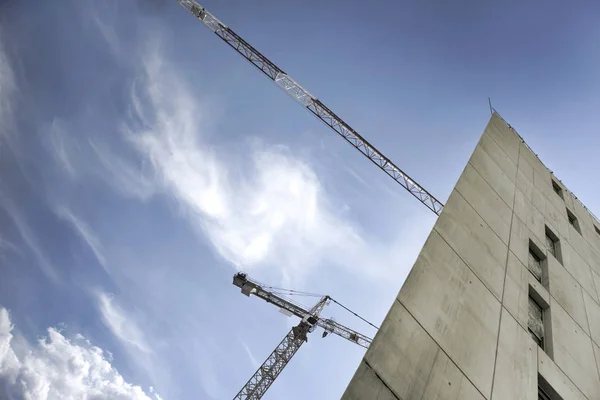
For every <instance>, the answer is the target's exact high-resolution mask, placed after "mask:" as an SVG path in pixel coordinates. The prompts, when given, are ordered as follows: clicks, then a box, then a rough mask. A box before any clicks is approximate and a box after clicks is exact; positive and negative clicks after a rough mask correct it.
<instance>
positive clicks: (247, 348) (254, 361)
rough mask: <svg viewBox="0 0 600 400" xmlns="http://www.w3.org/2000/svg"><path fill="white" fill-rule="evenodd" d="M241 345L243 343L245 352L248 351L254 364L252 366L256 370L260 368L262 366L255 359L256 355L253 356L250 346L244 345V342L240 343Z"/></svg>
mask: <svg viewBox="0 0 600 400" xmlns="http://www.w3.org/2000/svg"><path fill="white" fill-rule="evenodd" d="M240 343H242V346H243V347H244V350H246V354H247V355H248V358H249V359H250V362H251V363H252V366H253V367H254V368H258V366H259V365H260V363H259V362H258V360H257V359H256V357H254V354H252V352H251V351H250V347H248V345H247V344H246V343H244V342H243V341H240Z"/></svg>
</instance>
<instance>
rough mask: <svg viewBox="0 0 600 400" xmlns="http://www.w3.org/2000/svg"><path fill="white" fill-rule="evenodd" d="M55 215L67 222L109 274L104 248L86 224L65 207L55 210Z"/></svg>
mask: <svg viewBox="0 0 600 400" xmlns="http://www.w3.org/2000/svg"><path fill="white" fill-rule="evenodd" d="M56 214H57V215H58V216H59V217H60V218H61V219H62V220H64V221H66V222H68V223H69V224H70V225H71V227H72V228H73V230H74V231H75V232H76V233H77V235H79V237H80V238H81V239H82V240H83V241H84V242H85V244H86V245H87V246H88V247H89V248H90V250H91V251H92V253H94V256H95V257H96V259H97V260H98V262H99V263H100V265H101V266H102V267H103V268H104V270H105V271H106V272H107V273H110V272H109V271H108V269H107V267H106V256H105V255H104V248H103V247H102V243H100V239H98V237H97V236H96V234H95V233H94V231H93V230H92V229H91V228H90V226H89V225H88V224H86V223H85V222H84V221H83V220H81V219H79V218H78V217H77V216H75V214H73V213H72V212H71V210H69V209H68V208H66V207H59V208H58V209H57V210H56Z"/></svg>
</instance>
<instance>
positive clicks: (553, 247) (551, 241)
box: [546, 232, 556, 258]
mask: <svg viewBox="0 0 600 400" xmlns="http://www.w3.org/2000/svg"><path fill="white" fill-rule="evenodd" d="M546 247H548V251H549V252H550V254H552V255H553V256H554V258H556V242H555V241H554V239H552V238H551V237H550V236H549V235H548V233H547V232H546Z"/></svg>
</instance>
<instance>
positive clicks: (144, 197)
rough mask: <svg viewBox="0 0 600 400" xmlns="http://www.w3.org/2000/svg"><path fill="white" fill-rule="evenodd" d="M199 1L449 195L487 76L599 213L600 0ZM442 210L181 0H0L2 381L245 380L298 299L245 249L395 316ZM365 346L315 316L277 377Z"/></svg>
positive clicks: (498, 103)
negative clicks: (392, 309)
mask: <svg viewBox="0 0 600 400" xmlns="http://www.w3.org/2000/svg"><path fill="white" fill-rule="evenodd" d="M203 5H204V6H206V7H207V9H208V10H210V11H211V12H212V13H214V14H215V15H216V16H217V17H218V18H220V19H221V20H222V21H223V22H224V23H226V24H227V25H229V26H230V27H232V29H234V30H235V31H236V32H237V33H238V34H240V35H242V36H243V37H244V38H245V39H246V40H248V41H249V42H250V43H252V44H253V45H254V46H255V47H256V48H258V49H259V50H260V51H262V52H263V53H264V54H265V55H267V56H268V57H269V58H271V59H272V60H273V61H274V62H275V63H277V64H278V65H279V66H280V67H281V68H282V69H283V70H285V71H286V72H287V73H289V74H290V75H291V76H292V77H293V78H294V79H295V80H297V81H298V82H300V83H301V84H302V85H303V86H304V87H306V88H307V89H308V90H309V91H310V92H311V93H312V94H313V95H315V96H316V97H318V98H320V99H321V100H322V101H323V102H324V103H325V104H326V105H328V106H329V107H330V108H331V109H332V110H334V112H336V113H337V114H338V115H340V116H341V117H342V118H344V119H346V120H347V121H348V122H349V123H350V124H351V125H352V126H353V127H354V128H355V129H356V130H358V131H359V132H361V133H362V134H363V135H364V136H365V137H367V138H368V139H369V140H370V141H371V142H372V143H374V144H375V145H376V146H378V147H379V148H380V149H381V150H382V151H383V152H384V153H385V154H386V155H387V156H388V157H389V158H391V159H392V160H394V161H395V162H396V163H397V164H398V165H399V166H400V167H401V168H403V169H404V170H405V171H406V172H408V173H409V174H410V175H412V176H413V177H414V178H415V179H416V180H417V181H419V182H420V183H421V184H422V185H424V186H425V187H426V188H427V189H428V190H429V191H431V192H432V193H433V194H434V195H436V196H437V197H438V198H439V199H440V200H442V201H445V199H446V198H447V197H448V195H449V193H450V191H451V189H452V187H453V186H454V183H455V182H456V180H457V179H458V176H459V175H460V172H461V171H462V169H463V167H464V165H465V164H466V162H467V160H468V157H469V155H470V153H471V151H472V150H473V148H474V147H475V144H476V142H477V139H478V137H479V136H480V134H481V132H482V131H483V129H484V127H485V124H486V122H487V120H488V118H489V108H488V103H487V98H488V96H489V97H491V98H492V101H493V104H494V106H495V107H496V109H498V111H499V112H500V113H501V114H502V115H503V116H504V117H505V118H506V119H507V120H508V121H509V122H510V123H511V124H512V125H513V126H515V127H516V129H517V130H518V131H519V132H520V133H521V135H522V136H523V137H524V138H525V140H527V142H528V143H529V144H530V145H531V147H532V148H533V149H534V150H535V151H536V152H538V153H539V154H540V156H541V159H542V160H543V161H544V162H545V163H546V165H547V166H548V167H549V168H551V169H552V170H554V171H556V174H557V176H558V177H559V178H560V179H561V180H562V181H563V182H564V183H565V184H566V185H567V187H568V188H569V189H571V190H572V191H573V192H574V193H575V194H576V195H577V196H578V197H579V198H580V199H581V200H582V201H583V203H584V204H586V205H587V206H588V207H589V208H590V209H591V210H592V211H595V212H596V214H598V213H600V200H599V198H600V196H599V194H600V190H599V189H598V185H597V177H596V172H597V171H598V166H597V153H598V149H599V148H600V133H599V128H600V113H598V108H599V106H600V72H599V71H600V50H599V48H598V45H597V43H599V42H600V26H599V25H598V24H597V20H598V18H599V17H600V15H599V14H600V8H599V7H598V5H595V4H593V2H590V3H589V4H585V3H580V4H578V5H577V6H575V5H574V4H566V3H565V4H563V2H544V3H543V5H542V4H534V2H530V3H528V4H521V3H520V2H512V1H511V2H504V3H502V4H487V3H486V4H484V3H480V2H461V3H454V4H453V5H452V6H450V5H448V4H446V3H445V2H439V1H425V2H418V3H414V4H411V3H407V2H375V3H374V4H369V5H368V6H367V4H366V3H364V2H356V1H346V2H341V3H340V2H319V1H313V0H308V1H303V2H274V1H262V2H252V3H250V2H245V1H242V0H230V1H215V0H208V1H207V2H206V3H205V4H203ZM434 217H435V215H433V214H432V213H431V212H430V211H429V210H427V209H426V208H425V207H423V206H422V205H421V204H420V203H419V202H418V201H416V200H415V199H414V198H412V197H411V196H410V195H408V193H406V192H405V191H404V190H403V189H402V188H401V187H400V186H398V185H397V184H395V183H394V182H393V181H392V180H390V179H389V178H388V177H387V176H385V175H384V174H383V173H382V172H381V171H379V170H378V169H376V168H375V167H374V166H372V165H370V163H369V162H368V161H366V160H365V159H364V157H362V156H361V155H360V154H358V152H356V151H355V150H354V149H352V148H351V147H350V146H348V145H347V144H345V143H344V142H343V141H342V140H341V139H339V138H338V137H336V136H335V135H334V134H333V133H331V132H329V131H328V130H327V128H326V127H325V126H323V125H321V124H320V123H319V122H318V121H317V120H316V119H314V118H312V117H311V116H310V115H309V114H308V113H307V112H305V111H303V110H302V109H301V108H300V107H299V106H298V105H297V104H296V103H295V102H294V101H293V100H291V99H289V98H287V97H286V96H285V94H284V93H282V92H281V91H280V90H279V89H277V88H276V87H275V86H274V85H273V84H272V83H270V82H269V81H268V80H267V79H265V78H264V77H263V76H261V74H260V73H259V72H258V71H256V70H255V69H254V68H253V67H252V66H250V65H249V64H248V63H247V62H245V61H244V60H243V59H242V58H241V57H240V56H238V55H237V54H236V53H235V52H234V51H233V50H231V49H230V48H229V47H227V46H226V45H225V44H224V43H223V42H221V41H220V40H219V39H218V38H217V37H216V36H214V35H213V34H212V33H211V32H210V31H209V30H207V29H206V28H205V27H203V26H202V24H200V23H199V22H197V21H196V20H194V18H193V17H192V16H190V15H189V14H187V13H186V12H185V11H184V10H183V9H182V8H181V7H179V6H178V5H177V3H176V2H175V1H174V0H173V1H147V2H144V1H141V0H140V1H137V2H136V1H116V0H112V1H92V0H83V1H75V0H63V1H62V2H61V3H60V5H57V4H56V3H54V4H50V2H45V1H41V0H33V1H31V2H28V3H27V4H25V3H24V2H18V1H6V0H5V1H3V2H0V268H1V274H2V275H1V279H0V341H2V346H0V384H1V385H2V386H1V387H0V393H2V395H6V396H9V395H10V396H13V398H21V396H23V394H24V393H26V392H28V393H29V394H31V395H32V396H33V398H40V399H45V398H49V399H51V398H56V397H57V396H58V395H59V394H60V395H62V396H64V398H77V399H78V398H84V397H85V396H84V394H87V396H92V395H96V396H99V395H101V394H102V395H104V397H105V398H111V399H112V398H123V399H129V398H151V399H159V398H163V399H188V398H189V399H192V398H194V399H196V398H201V399H221V398H231V397H233V396H234V395H235V394H236V393H237V390H239V388H240V387H241V386H242V385H243V384H244V383H245V382H246V380H247V379H248V378H249V377H250V376H251V375H252V373H253V372H254V371H255V369H256V367H257V366H258V365H259V364H260V363H261V362H262V361H263V360H264V358H265V357H266V356H267V355H268V354H269V353H270V352H271V351H272V350H273V348H274V347H275V346H276V345H277V344H278V343H279V341H280V340H281V339H282V338H283V336H284V335H285V334H286V333H287V332H288V330H289V329H290V327H291V326H293V325H294V324H295V323H296V321H294V320H293V319H287V318H286V317H285V316H283V315H282V314H280V313H279V312H277V309H275V308H274V307H273V306H271V305H269V304H266V303H264V302H262V301H260V300H259V299H256V298H246V297H245V296H242V295H241V293H239V291H238V290H237V288H235V287H233V286H232V285H231V277H232V275H233V274H234V273H235V272H236V271H238V270H243V271H246V272H248V273H249V274H250V275H251V276H252V277H255V278H256V279H258V280H260V281H263V282H268V283H270V284H273V285H276V286H284V287H289V288H294V289H298V290H306V291H311V292H318V293H327V294H330V295H332V296H333V297H334V298H336V299H338V300H339V301H341V302H342V303H345V304H346V305H347V306H349V307H350V308H352V309H353V310H355V311H357V312H358V313H360V314H361V315H363V316H365V317H366V318H368V319H370V320H372V321H373V322H375V323H376V324H379V323H380V322H381V320H382V319H383V317H384V316H385V314H386V312H387V310H388V309H389V306H390V304H391V302H392V300H393V298H394V297H395V296H396V294H397V292H398V290H399V288H400V286H401V284H402V282H403V280H404V278H405V276H406V275H407V273H408V271H409V269H410V267H411V265H412V263H413V261H414V260H415V258H416V256H417V254H418V251H419V249H420V247H421V246H422V244H423V243H424V241H425V239H426V237H427V234H428V232H429V230H430V229H431V227H432V226H433V223H434V221H435V218H434ZM305 301H306V302H307V304H310V303H309V302H310V301H311V299H307V300H305ZM324 315H325V316H334V317H336V318H337V320H338V321H340V322H342V323H344V324H347V325H348V326H350V327H352V328H355V329H357V330H359V331H361V332H363V333H365V334H367V335H370V336H372V335H374V332H373V330H372V329H370V328H369V327H368V326H367V325H365V324H363V323H361V322H360V321H359V320H357V319H355V318H351V317H350V316H348V315H347V313H343V312H341V311H340V310H339V309H337V308H336V307H335V306H333V305H332V306H329V307H328V308H327V309H326V310H325V312H324ZM363 354H364V350H363V349H362V348H360V347H358V346H355V345H353V344H352V343H349V342H345V341H344V340H343V339H341V338H338V337H331V336H329V337H327V338H326V339H321V338H320V333H315V334H314V335H313V336H312V337H310V340H309V342H308V343H307V344H306V345H305V346H304V347H303V348H302V349H301V350H300V351H299V352H298V354H297V355H296V356H295V358H294V360H293V361H292V362H291V363H290V364H289V365H288V367H287V368H286V370H285V371H284V373H283V374H282V375H281V376H280V377H279V378H278V380H277V382H276V383H275V384H274V385H273V386H272V388H271V389H270V390H269V392H268V394H267V396H266V397H265V398H267V399H269V398H270V399H279V398H285V399H292V400H293V399H304V398H316V399H335V398H339V397H340V396H341V394H342V392H343V390H344V389H345V387H346V385H347V383H348V381H349V379H350V378H351V376H352V374H353V373H354V371H355V369H356V367H357V365H358V363H359V360H360V359H361V357H362V355H363ZM2 391H3V392H2ZM119 396H120V397H119ZM100 398H101V397H100Z"/></svg>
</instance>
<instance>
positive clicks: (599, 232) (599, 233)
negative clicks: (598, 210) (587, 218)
mask: <svg viewBox="0 0 600 400" xmlns="http://www.w3.org/2000/svg"><path fill="white" fill-rule="evenodd" d="M594 229H595V230H596V233H597V234H598V235H600V228H598V227H597V226H596V225H594Z"/></svg>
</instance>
